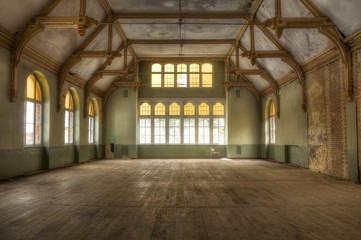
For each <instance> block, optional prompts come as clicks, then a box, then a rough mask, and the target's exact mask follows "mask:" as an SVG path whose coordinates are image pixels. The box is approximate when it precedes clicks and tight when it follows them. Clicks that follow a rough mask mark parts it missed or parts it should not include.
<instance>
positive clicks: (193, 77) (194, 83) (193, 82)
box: [189, 74, 199, 87]
mask: <svg viewBox="0 0 361 240" xmlns="http://www.w3.org/2000/svg"><path fill="white" fill-rule="evenodd" d="M189 86H190V87H199V74H190V75H189Z"/></svg>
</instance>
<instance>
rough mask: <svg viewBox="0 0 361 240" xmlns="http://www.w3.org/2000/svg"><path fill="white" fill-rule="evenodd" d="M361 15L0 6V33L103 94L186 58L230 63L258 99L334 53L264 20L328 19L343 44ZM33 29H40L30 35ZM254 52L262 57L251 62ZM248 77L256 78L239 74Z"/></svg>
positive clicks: (218, 3)
mask: <svg viewBox="0 0 361 240" xmlns="http://www.w3.org/2000/svg"><path fill="white" fill-rule="evenodd" d="M310 6H311V8H310ZM360 9H361V1H360V0H343V1H339V0H263V1H262V0H165V1H162V0H87V1H86V0H27V1H22V0H12V1H5V0H0V27H1V29H3V30H5V31H6V32H8V33H10V34H12V35H13V36H14V37H17V38H20V39H21V38H24V39H25V40H26V41H24V43H25V45H26V46H30V47H32V48H35V49H37V50H38V51H40V52H42V53H44V54H45V55H47V56H49V58H50V59H52V60H53V61H55V62H56V63H58V64H59V66H61V67H60V69H61V70H60V71H63V72H64V73H63V76H66V75H67V74H72V75H76V76H78V77H79V78H81V79H83V81H84V82H85V83H86V85H87V87H90V88H92V87H96V88H98V89H100V90H101V91H104V92H106V90H107V89H108V88H109V87H110V86H111V84H112V83H113V82H114V81H118V80H119V79H120V78H121V77H122V76H123V75H127V74H125V73H126V71H127V70H128V67H129V66H132V64H133V62H134V61H135V60H137V61H139V60H142V59H148V60H152V59H155V58H169V59H173V60H174V59H175V58H182V59H185V58H187V57H189V58H193V59H206V58H207V59H208V60H212V59H214V60H219V59H224V60H225V61H227V59H229V60H230V62H231V66H232V67H233V69H234V72H236V70H237V69H238V70H239V73H238V74H236V76H238V77H240V78H238V80H240V79H241V80H242V81H248V82H249V83H251V84H252V86H253V87H254V89H255V90H257V91H259V92H261V91H263V90H264V89H266V88H268V87H270V85H272V81H278V80H279V79H281V78H282V77H283V76H285V75H287V74H289V73H290V72H292V71H295V69H297V68H299V67H300V66H302V64H304V63H306V62H307V61H309V60H310V59H312V58H314V57H315V56H317V55H319V54H320V53H322V52H324V51H325V50H327V49H329V48H331V47H333V46H334V43H333V42H332V41H330V39H329V38H328V37H327V36H325V35H324V34H322V33H320V31H319V30H318V28H317V27H314V28H302V27H300V26H298V27H297V28H292V27H291V28H284V29H283V31H282V33H281V34H280V36H279V35H278V34H277V32H276V31H274V30H272V26H269V25H268V26H266V24H264V23H265V22H266V21H267V20H269V19H272V18H274V17H276V16H278V17H281V18H282V17H283V18H298V19H302V21H308V20H310V19H316V18H319V19H321V18H320V17H326V19H327V20H330V21H331V22H332V23H333V24H335V26H336V29H337V31H338V32H339V34H340V35H341V36H342V37H346V36H348V35H350V34H352V33H354V32H355V31H358V30H359V29H360V28H361V14H359V10H360ZM316 10H317V11H316ZM318 14H321V15H320V16H318ZM39 17H42V19H40V18H39ZM56 17H59V18H57V20H54V21H55V22H51V21H50V20H53V19H56ZM72 17H76V18H77V19H78V18H79V17H89V18H91V20H96V22H97V23H96V24H91V22H89V24H85V30H86V31H85V34H84V35H83V36H81V35H82V34H80V30H79V27H77V25H76V24H75V26H74V23H73V24H69V23H68V22H69V21H70V19H71V18H72ZM44 19H45V20H44ZM37 20H38V21H37ZM321 20H322V19H321ZM41 21H43V22H41ZM311 21H312V20H311ZM323 21H325V20H323ZM39 22H40V23H39ZM32 24H33V25H34V24H35V25H36V24H40V25H41V26H43V27H44V28H43V29H41V30H39V31H35V32H34V34H32V35H31V36H28V35H29V34H28V33H27V30H29V29H30V30H31V29H32V27H33V25H32ZM67 24H68V25H67ZM251 25H252V28H251ZM77 28H78V29H77ZM1 29H0V30H1ZM252 39H254V41H253V40H252ZM18 41H19V40H18ZM15 47H21V45H20V44H19V45H16V46H15ZM238 47H239V50H237V48H238ZM17 52H18V53H19V52H20V55H21V51H20V50H19V51H17ZM247 53H248V55H247ZM258 53H260V54H263V55H264V56H263V55H262V57H260V55H257V57H256V58H252V56H254V55H252V54H258ZM282 54H284V55H285V56H287V58H288V60H284V59H283V55H282ZM286 54H287V55H286ZM74 56H76V57H74ZM290 59H291V60H290ZM174 61H175V60H174ZM290 62H291V63H290ZM295 66H296V67H295ZM251 70H259V71H260V74H253V73H255V72H252V74H243V73H246V72H247V71H248V73H249V72H250V71H251ZM264 73H267V76H269V77H264V76H265V74H264ZM240 75H241V76H240ZM59 76H62V75H61V74H59ZM270 79H271V80H270Z"/></svg>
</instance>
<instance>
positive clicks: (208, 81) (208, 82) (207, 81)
mask: <svg viewBox="0 0 361 240" xmlns="http://www.w3.org/2000/svg"><path fill="white" fill-rule="evenodd" d="M202 86H203V87H212V74H202Z"/></svg>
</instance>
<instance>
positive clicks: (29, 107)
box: [25, 74, 42, 145]
mask: <svg viewBox="0 0 361 240" xmlns="http://www.w3.org/2000/svg"><path fill="white" fill-rule="evenodd" d="M41 134H42V94H41V88H40V85H39V82H38V80H37V79H36V78H35V76H34V75H32V74H31V75H29V76H28V79H27V80H26V110H25V144H26V145H39V144H41Z"/></svg>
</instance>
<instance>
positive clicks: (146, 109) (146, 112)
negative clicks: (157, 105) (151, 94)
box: [140, 103, 151, 116]
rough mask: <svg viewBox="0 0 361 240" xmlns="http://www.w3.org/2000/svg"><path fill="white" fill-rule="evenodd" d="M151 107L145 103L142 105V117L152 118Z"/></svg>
mask: <svg viewBox="0 0 361 240" xmlns="http://www.w3.org/2000/svg"><path fill="white" fill-rule="evenodd" d="M150 110H151V107H150V105H149V103H143V104H142V105H140V115H141V116H150V114H151V111H150Z"/></svg>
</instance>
